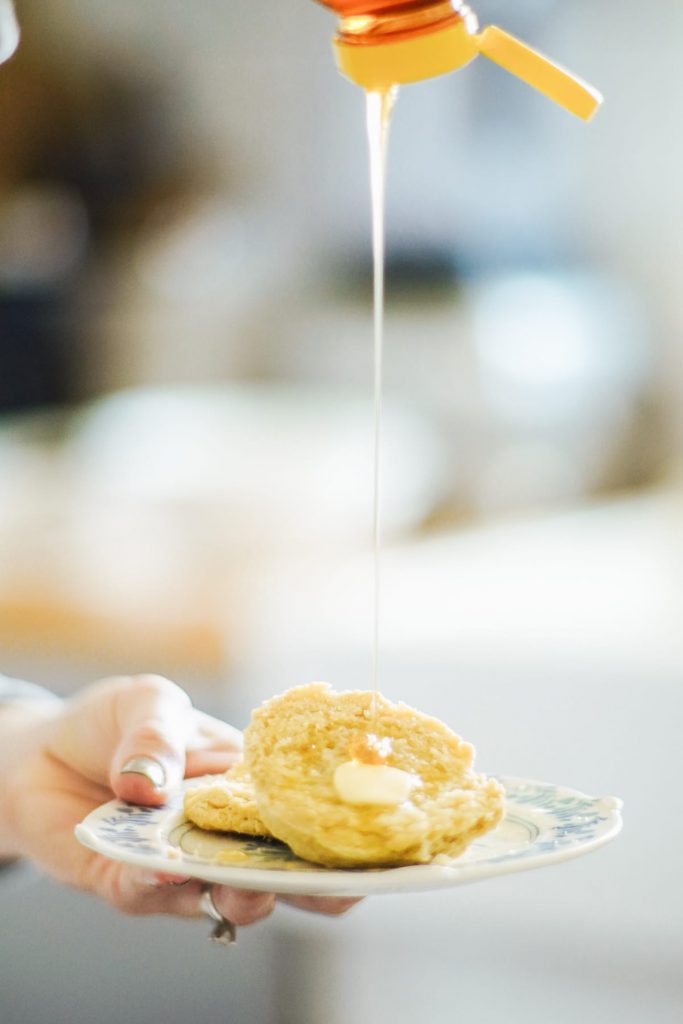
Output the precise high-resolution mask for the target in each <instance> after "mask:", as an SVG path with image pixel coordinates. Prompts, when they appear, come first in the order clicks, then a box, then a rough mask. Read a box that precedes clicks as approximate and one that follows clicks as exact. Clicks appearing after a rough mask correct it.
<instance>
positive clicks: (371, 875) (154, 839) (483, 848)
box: [76, 778, 622, 896]
mask: <svg viewBox="0 0 683 1024" xmlns="http://www.w3.org/2000/svg"><path fill="white" fill-rule="evenodd" d="M200 781H201V780H199V779H190V780H187V781H186V783H185V786H186V787H187V786H196V785H197V783H198V782H200ZM499 781H500V782H501V783H502V785H503V786H504V787H505V796H506V811H505V816H504V818H503V820H502V822H501V823H500V825H499V826H498V827H497V828H496V829H494V830H493V831H492V832H489V833H488V834H487V835H485V836H483V837H482V838H481V839H480V840H478V841H477V842H475V843H473V844H472V845H471V846H470V847H468V849H467V850H466V851H465V853H463V854H462V855H461V856H460V857H458V858H456V859H453V860H447V859H441V858H437V861H436V862H432V863H431V864H417V865H410V866H407V867H398V868H371V869H360V868H354V869H350V870H339V869H336V868H335V869H332V868H324V867H319V866H316V865H314V864H310V863H308V862H306V861H303V860H300V859H299V858H298V857H295V856H294V854H293V853H292V852H291V851H290V849H289V848H288V847H287V846H285V845H284V844H283V843H280V842H277V841H276V840H264V839H253V838H251V837H249V836H237V835H231V834H226V833H218V832H213V833H212V832H205V831H203V830H202V829H199V828H197V827H196V826H195V825H193V824H192V823H191V822H189V821H188V820H187V818H186V817H185V815H184V814H183V810H182V804H183V792H182V790H181V791H179V792H178V793H177V794H176V795H175V797H174V798H173V799H172V800H171V801H169V803H168V804H166V805H165V806H164V807H138V806H135V805H132V804H126V803H124V802H122V801H120V800H112V801H111V802H110V803H108V804H104V805H103V806H102V807H99V808H98V809H97V810H95V811H93V812H92V813H91V814H89V815H88V816H87V818H85V820H84V821H82V822H81V824H80V825H77V826H76V837H77V839H78V840H79V841H80V842H81V843H83V844H84V845H85V846H88V847H90V849H92V850H95V851H96V852H97V853H100V854H103V855H104V856H105V857H109V858H111V859H112V860H117V861H122V862H123V863H125V864H134V865H137V866H140V867H146V868H149V869H150V870H151V871H168V872H170V873H173V874H182V875H189V876H192V877H194V878H200V879H203V880H204V881H206V882H214V883H217V884H219V885H229V886H233V887H235V888H238V889H258V890H266V891H269V892H277V893H295V894H298V895H327V896H369V895H371V894H374V893H390V892H421V891H426V890H429V889H446V888H450V887H452V886H456V885H462V884H464V883H465V882H475V881H479V880H480V879H484V878H493V877H495V876H497V875H504V874H509V873H511V872H513V871H526V870H528V869H530V868H539V867H544V866H545V865H550V864H557V863H559V862H561V861H565V860H569V859H570V858H572V857H579V856H581V855H582V854H584V853H589V852H590V851H591V850H595V849H597V848H598V847H600V846H602V845H604V843H607V842H609V840H610V839H613V838H614V837H615V836H616V835H617V834H618V832H619V831H620V829H621V824H622V822H621V813H620V811H621V801H620V800H618V799H617V798H616V797H602V798H600V797H592V796H586V795H585V794H584V793H579V792H577V791H576V790H573V789H566V788H564V787H562V786H555V785H552V784H551V783H546V782H533V781H531V780H528V779H515V778H501V779H499Z"/></svg>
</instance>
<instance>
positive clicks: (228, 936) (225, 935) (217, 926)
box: [199, 885, 237, 946]
mask: <svg viewBox="0 0 683 1024" xmlns="http://www.w3.org/2000/svg"><path fill="white" fill-rule="evenodd" d="M199 909H200V910H201V912H202V914H206V916H207V917H209V918H211V920H212V921H214V922H215V923H214V927H213V929H212V931H211V934H210V936H209V938H210V940H211V942H217V943H218V944H219V945H221V946H232V945H233V944H234V943H235V942H236V941H237V928H236V927H235V925H234V924H233V923H232V921H228V919H227V917H223V915H222V914H221V912H220V910H219V909H218V907H217V906H216V904H215V903H214V902H213V886H212V885H205V886H203V887H202V894H201V896H200V897H199Z"/></svg>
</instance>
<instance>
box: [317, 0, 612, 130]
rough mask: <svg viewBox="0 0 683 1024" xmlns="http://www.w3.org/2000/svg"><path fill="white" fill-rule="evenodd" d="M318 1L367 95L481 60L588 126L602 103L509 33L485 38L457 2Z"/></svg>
mask: <svg viewBox="0 0 683 1024" xmlns="http://www.w3.org/2000/svg"><path fill="white" fill-rule="evenodd" d="M318 2H319V3H321V4H322V5H323V6H324V7H328V8H330V9H331V10H333V11H334V12H335V14H336V15H337V17H338V19H339V21H338V24H337V34H336V36H335V39H334V49H335V53H336V59H337V65H338V67H339V70H340V71H341V72H342V74H343V75H345V76H346V77H347V78H349V79H351V81H352V82H355V83H356V84H357V85H360V86H362V87H363V88H364V89H366V90H367V91H368V92H386V91H387V90H389V89H390V88H391V87H392V86H395V85H406V84H408V83H410V82H418V81H421V80H423V79H426V78H436V77H438V76H439V75H444V74H447V73H448V72H450V71H456V70H457V69H458V68H461V67H464V66H465V65H466V64H469V63H470V61H472V60H474V58H475V57H476V56H478V54H482V55H483V56H484V57H488V59H489V60H492V61H494V62H495V63H496V64H499V65H500V66H501V67H503V68H505V70H506V71H509V72H510V73H511V74H513V75H516V76H517V78H521V79H522V80H523V81H525V82H526V83H527V84H528V85H531V86H532V87H533V88H535V89H537V90H538V91H539V92H541V93H543V94H544V95H545V96H547V97H548V98H549V99H551V100H554V102H556V103H558V104H559V105H560V106H562V107H564V108H565V109H566V110H569V111H570V112H571V113H572V114H575V115H576V116H577V117H580V118H582V119H583V120H589V119H590V118H591V117H592V116H593V114H594V113H595V111H596V110H597V108H598V107H599V105H600V103H601V102H602V97H601V96H600V94H599V93H598V92H597V91H596V90H595V89H593V88H592V87H591V86H590V85H588V84H587V83H586V82H584V81H582V80H581V79H580V78H578V77H577V76H576V75H574V74H572V73H571V72H570V71H567V70H566V69H564V68H562V67H560V66H559V65H558V64H556V63H554V62H553V61H551V60H550V59H549V58H548V57H545V56H544V55H543V54H541V53H539V52H538V51H537V50H534V49H532V48H531V47H529V46H527V45H526V43H523V42H522V41H521V40H519V39H516V38H515V37H514V36H511V35H510V34H509V33H508V32H505V31H503V29H500V28H497V27H496V26H494V25H490V26H488V27H487V28H485V29H483V31H480V29H479V22H478V20H477V17H476V14H475V13H474V11H473V10H472V9H471V8H470V7H468V6H467V5H466V4H464V3H460V2H459V0H318Z"/></svg>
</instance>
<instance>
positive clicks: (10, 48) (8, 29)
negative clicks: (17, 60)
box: [0, 0, 19, 64]
mask: <svg viewBox="0 0 683 1024" xmlns="http://www.w3.org/2000/svg"><path fill="white" fill-rule="evenodd" d="M18 45H19V25H18V23H17V17H16V14H15V13H14V4H13V3H12V0H0V64H2V62H3V61H4V60H8V59H9V58H10V57H11V56H12V54H13V53H14V51H15V50H16V48H17V46H18Z"/></svg>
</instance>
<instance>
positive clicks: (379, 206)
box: [366, 86, 398, 731]
mask: <svg viewBox="0 0 683 1024" xmlns="http://www.w3.org/2000/svg"><path fill="white" fill-rule="evenodd" d="M397 93H398V89H397V88H396V87H395V86H394V87H392V88H391V89H388V90H386V91H385V92H368V93H367V96H366V104H367V106H366V117H367V133H368V143H369V151H370V198H371V202H372V266H373V326H374V484H373V529H372V543H373V644H372V648H373V655H372V704H371V709H370V710H371V722H372V728H373V731H376V727H375V726H376V719H377V694H378V693H379V649H380V590H381V587H380V583H381V572H380V570H381V557H380V555H381V541H382V536H381V525H382V515H381V513H382V472H381V466H382V458H381V457H382V379H383V348H384V208H385V191H386V189H385V183H386V163H387V142H388V138H389V125H390V122H391V113H392V110H393V108H394V103H395V101H396V96H397Z"/></svg>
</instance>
